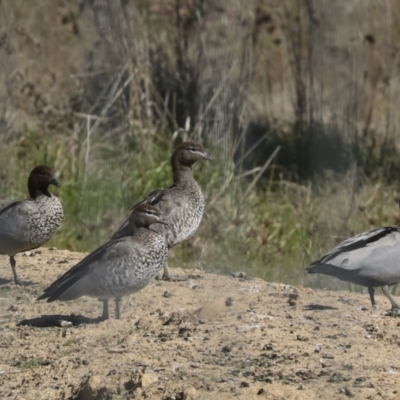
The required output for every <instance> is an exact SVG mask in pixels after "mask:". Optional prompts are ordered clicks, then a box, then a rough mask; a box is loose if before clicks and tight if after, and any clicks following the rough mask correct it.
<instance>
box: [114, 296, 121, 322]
mask: <svg viewBox="0 0 400 400" xmlns="http://www.w3.org/2000/svg"><path fill="white" fill-rule="evenodd" d="M115 319H121V299H118V298H117V299H115Z"/></svg>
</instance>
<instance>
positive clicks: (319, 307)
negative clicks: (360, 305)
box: [304, 304, 338, 311]
mask: <svg viewBox="0 0 400 400" xmlns="http://www.w3.org/2000/svg"><path fill="white" fill-rule="evenodd" d="M304 309H305V310H307V311H324V310H337V309H338V308H337V307H332V306H324V305H322V304H309V305H308V306H305V307H304Z"/></svg>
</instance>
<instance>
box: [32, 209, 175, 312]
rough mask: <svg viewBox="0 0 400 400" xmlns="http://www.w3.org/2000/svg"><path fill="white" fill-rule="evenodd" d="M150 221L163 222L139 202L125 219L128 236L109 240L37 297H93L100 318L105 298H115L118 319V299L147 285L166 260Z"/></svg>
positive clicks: (161, 238)
mask: <svg viewBox="0 0 400 400" xmlns="http://www.w3.org/2000/svg"><path fill="white" fill-rule="evenodd" d="M152 224H165V222H164V221H163V219H162V218H161V214H160V212H159V211H158V210H157V209H156V208H154V207H153V206H151V205H149V204H146V203H144V204H141V205H139V206H138V207H136V208H135V209H134V210H133V211H132V214H131V216H130V218H129V225H130V227H131V231H132V234H131V235H129V236H125V237H123V238H121V239H112V240H109V241H108V242H107V243H105V244H104V245H102V246H101V247H99V248H98V249H97V250H95V251H94V252H93V253H91V254H89V255H88V256H87V257H85V258H84V259H83V260H82V261H81V262H80V263H78V264H77V265H75V266H74V267H73V268H71V269H70V270H69V271H67V272H66V273H65V274H64V275H63V276H61V277H60V278H59V279H57V280H56V281H55V282H53V283H52V284H51V285H50V286H49V287H48V288H47V289H45V291H44V293H43V294H42V295H41V296H40V297H39V299H38V300H41V299H47V301H48V302H52V301H55V300H60V301H68V300H74V299H77V298H79V297H82V296H89V297H95V298H98V299H99V300H102V301H103V315H102V319H108V317H109V313H108V300H109V299H112V298H115V303H116V318H117V319H120V317H121V298H122V297H123V296H127V295H129V294H132V293H136V292H138V291H139V290H141V289H143V288H144V287H145V286H147V285H148V284H149V283H150V282H151V281H152V280H153V279H154V278H155V277H156V275H157V273H158V271H159V270H160V268H161V267H162V266H163V265H164V263H165V261H166V260H167V256H168V245H167V242H166V240H165V237H164V236H163V235H160V234H159V233H157V232H155V231H154V230H153V229H151V228H150V225H152Z"/></svg>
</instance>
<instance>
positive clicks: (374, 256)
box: [307, 227, 400, 309]
mask: <svg viewBox="0 0 400 400" xmlns="http://www.w3.org/2000/svg"><path fill="white" fill-rule="evenodd" d="M307 272H308V273H309V274H325V275H331V276H334V277H336V278H339V279H341V280H343V281H348V282H352V283H355V284H356V285H362V286H366V287H367V288H368V293H369V297H370V299H371V304H372V307H373V308H375V307H376V305H375V297H374V293H375V290H374V287H377V286H381V287H382V291H383V293H384V294H385V296H386V297H387V298H388V299H389V301H390V303H391V304H392V309H399V308H400V306H399V304H398V303H397V302H396V301H395V299H394V298H393V296H391V294H390V293H389V288H388V286H390V285H395V284H396V283H398V282H400V229H399V228H392V227H385V228H377V229H373V230H371V231H368V232H364V233H360V234H359V235H357V236H354V237H352V238H350V239H347V240H345V241H343V242H342V243H340V244H339V245H337V246H336V247H335V248H334V249H332V250H331V251H330V252H328V253H327V254H325V255H324V256H323V257H322V258H321V259H319V260H317V261H314V262H313V263H312V264H311V265H310V267H309V268H307Z"/></svg>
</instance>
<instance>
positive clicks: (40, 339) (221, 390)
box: [0, 249, 400, 400]
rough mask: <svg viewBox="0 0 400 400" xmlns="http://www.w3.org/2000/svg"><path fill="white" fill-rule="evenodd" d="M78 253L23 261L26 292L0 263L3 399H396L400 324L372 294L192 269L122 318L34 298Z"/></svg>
mask: <svg viewBox="0 0 400 400" xmlns="http://www.w3.org/2000/svg"><path fill="white" fill-rule="evenodd" d="M81 257H82V254H79V253H70V252H68V251H59V250H50V249H40V250H37V251H33V252H28V253H27V254H23V255H19V256H17V264H18V265H19V272H20V276H21V278H22V279H25V280H31V281H32V283H31V284H30V285H28V286H26V287H16V286H15V285H14V284H13V283H12V282H10V280H9V279H10V278H11V268H10V266H9V264H8V258H7V257H3V256H1V257H0V277H1V279H0V319H1V325H0V347H1V359H0V398H1V399H46V400H47V399H73V400H88V399H142V398H143V399H144V398H147V399H164V400H184V399H185V400H195V399H222V400H224V399H235V398H237V399H263V398H265V399H282V400H283V399H285V400H286V399H329V398H331V399H345V398H350V397H352V398H354V399H397V400H399V399H400V381H399V373H400V351H399V345H400V322H399V321H400V319H398V318H395V317H391V316H388V315H386V312H385V310H386V308H388V305H389V303H388V301H387V300H386V298H384V297H383V296H381V295H379V296H377V302H378V310H376V311H372V310H371V309H370V304H369V298H368V295H367V294H360V293H349V292H327V291H317V290H312V289H309V288H302V287H298V288H294V287H292V286H288V285H283V284H276V283H268V282H265V281H262V280H259V279H245V278H235V277H232V276H216V275H213V274H205V273H204V272H202V271H197V270H196V271H190V273H192V274H194V275H198V277H197V278H191V279H189V280H188V281H185V282H174V283H171V282H163V281H155V282H154V283H152V284H151V285H150V286H149V287H147V288H146V289H144V290H143V291H142V292H140V293H138V294H136V295H134V296H130V297H128V298H125V299H124V300H123V310H122V320H119V321H118V320H115V319H114V318H111V319H110V320H108V321H103V322H101V321H98V320H97V317H98V316H99V315H100V314H101V303H100V302H98V301H97V300H96V299H89V298H82V299H79V300H76V301H73V302H69V303H58V302H56V303H46V302H37V301H36V297H37V296H38V295H39V294H40V293H41V292H42V290H43V288H44V287H45V286H47V285H48V284H49V283H51V282H52V281H53V280H54V279H55V278H56V277H57V276H58V275H60V274H61V273H63V272H64V271H66V270H67V269H69V268H70V267H71V266H72V265H74V264H75V263H76V262H77V261H78V260H80V259H81ZM173 272H174V273H175V274H184V273H185V272H187V271H183V270H179V269H177V270H173ZM111 305H112V311H113V307H114V304H111ZM110 311H111V310H110Z"/></svg>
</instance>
